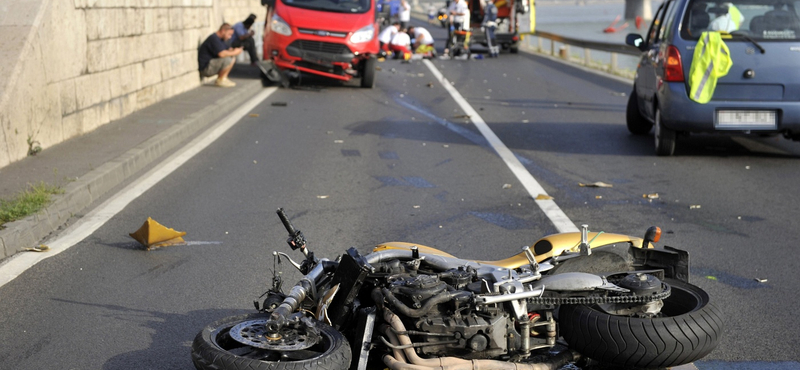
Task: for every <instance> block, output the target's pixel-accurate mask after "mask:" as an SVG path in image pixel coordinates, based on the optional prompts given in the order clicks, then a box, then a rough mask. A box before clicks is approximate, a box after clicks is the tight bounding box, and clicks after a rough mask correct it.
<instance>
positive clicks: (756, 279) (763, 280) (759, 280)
mask: <svg viewBox="0 0 800 370" xmlns="http://www.w3.org/2000/svg"><path fill="white" fill-rule="evenodd" d="M753 280H755V281H757V282H759V283H766V282H767V279H759V278H755V279H753Z"/></svg>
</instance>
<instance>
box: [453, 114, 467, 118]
mask: <svg viewBox="0 0 800 370" xmlns="http://www.w3.org/2000/svg"><path fill="white" fill-rule="evenodd" d="M470 117H471V116H470V115H469V114H459V115H455V116H453V118H464V119H470Z"/></svg>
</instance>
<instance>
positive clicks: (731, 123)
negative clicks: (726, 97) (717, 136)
mask: <svg viewBox="0 0 800 370" xmlns="http://www.w3.org/2000/svg"><path fill="white" fill-rule="evenodd" d="M777 127H778V114H777V112H776V111H774V110H719V111H717V128H718V129H723V130H724V129H729V130H730V129H735V130H742V129H744V130H768V129H775V128H777Z"/></svg>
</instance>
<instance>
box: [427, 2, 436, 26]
mask: <svg viewBox="0 0 800 370" xmlns="http://www.w3.org/2000/svg"><path fill="white" fill-rule="evenodd" d="M428 24H436V6H434V5H433V3H430V4H428Z"/></svg>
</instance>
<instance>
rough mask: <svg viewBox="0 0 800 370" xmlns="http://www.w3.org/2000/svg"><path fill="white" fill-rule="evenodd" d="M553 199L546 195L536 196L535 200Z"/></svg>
mask: <svg viewBox="0 0 800 370" xmlns="http://www.w3.org/2000/svg"><path fill="white" fill-rule="evenodd" d="M553 199H555V198H553V197H551V196H549V195H547V194H539V195H537V196H536V200H553Z"/></svg>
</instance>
